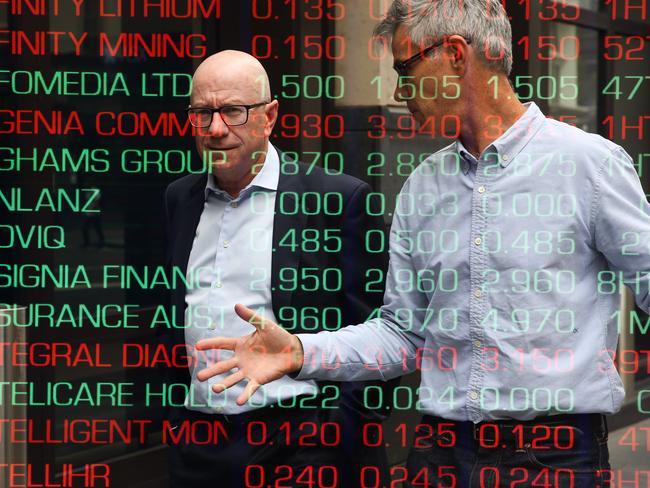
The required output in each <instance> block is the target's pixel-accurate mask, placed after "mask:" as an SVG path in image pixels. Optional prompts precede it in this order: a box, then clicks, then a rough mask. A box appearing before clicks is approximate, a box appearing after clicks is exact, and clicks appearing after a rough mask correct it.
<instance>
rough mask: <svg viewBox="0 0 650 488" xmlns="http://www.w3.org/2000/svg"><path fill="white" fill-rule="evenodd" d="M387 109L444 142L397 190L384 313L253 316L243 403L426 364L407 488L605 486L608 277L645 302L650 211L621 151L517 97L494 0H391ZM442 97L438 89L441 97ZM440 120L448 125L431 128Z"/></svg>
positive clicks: (617, 400)
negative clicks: (449, 128)
mask: <svg viewBox="0 0 650 488" xmlns="http://www.w3.org/2000/svg"><path fill="white" fill-rule="evenodd" d="M376 34H377V35H379V36H384V37H390V38H391V39H392V52H393V57H394V67H395V69H396V71H397V72H398V74H399V75H400V78H399V81H398V86H397V88H396V90H395V98H396V99H397V100H403V101H405V102H406V105H407V107H408V109H409V110H410V112H411V113H412V114H413V116H414V117H415V119H416V120H417V121H418V122H419V123H420V124H421V125H424V124H431V125H435V126H436V127H437V131H436V133H438V132H439V129H440V128H441V127H442V125H441V124H442V123H443V121H446V122H449V121H450V120H453V121H454V122H455V124H457V127H458V133H459V137H458V139H457V140H456V141H455V142H454V143H453V144H451V145H449V146H448V147H445V148H444V149H442V150H440V151H438V152H436V153H435V154H432V155H431V156H430V157H429V158H428V159H426V160H425V161H424V162H423V163H422V164H420V165H419V166H418V167H417V168H416V169H415V171H414V172H413V174H412V175H411V176H410V177H409V179H408V180H407V182H406V183H405V185H404V187H403V189H402V191H401V193H400V196H399V198H398V203H397V208H396V210H395V216H394V219H393V224H392V228H391V239H390V265H389V273H388V277H387V286H386V293H385V295H384V305H383V307H382V308H381V313H380V317H379V318H377V319H374V320H371V321H367V322H365V323H363V324H360V325H357V326H355V327H345V328H343V329H340V330H338V331H335V332H321V333H318V334H312V335H304V334H297V335H292V334H290V333H288V332H287V331H285V330H283V329H282V328H280V327H276V326H275V324H274V323H272V322H271V321H268V320H265V319H263V318H262V317H260V316H258V315H256V314H255V313H254V312H253V311H251V310H250V309H247V308H246V307H243V306H242V305H237V306H236V307H235V309H236V312H237V313H238V314H239V316H241V317H242V318H244V319H246V320H248V321H249V322H251V323H252V324H254V325H255V326H256V329H257V330H256V331H255V332H254V333H253V334H251V335H249V336H246V337H242V338H216V339H211V340H208V341H204V342H201V343H199V344H198V347H200V348H201V349H210V348H219V349H229V350H233V351H234V352H235V355H234V356H233V357H232V358H231V359H230V360H229V361H226V362H223V363H217V364H215V365H213V366H211V367H209V368H207V369H206V370H204V371H202V372H201V373H200V377H201V378H202V379H206V378H208V377H211V376H212V375H214V374H218V373H223V372H225V371H228V370H230V369H231V368H238V376H237V377H235V376H234V375H231V376H229V377H226V378H225V379H224V380H223V381H221V382H220V383H219V384H218V385H214V386H213V389H214V391H217V392H221V391H223V390H224V389H225V388H229V387H230V386H232V385H234V384H235V383H237V382H238V381H239V380H240V379H247V380H248V384H247V386H246V388H245V389H244V391H243V393H242V394H241V395H240V396H239V398H238V401H239V402H241V403H244V402H246V401H247V399H248V397H249V396H250V395H251V394H252V393H254V392H255V391H256V389H257V388H258V387H259V385H261V384H265V383H267V382H268V381H270V380H272V379H275V378H277V377H279V376H282V375H285V374H296V373H297V374H296V376H295V377H296V378H297V379H305V378H319V379H324V378H327V379H330V380H339V381H342V380H345V381H356V380H361V379H370V378H380V379H384V380H386V379H389V378H393V377H396V376H399V375H403V374H406V373H408V372H411V371H414V370H416V369H420V370H421V385H420V387H419V389H418V394H419V401H418V408H419V409H421V410H422V411H423V413H424V417H423V419H422V421H421V422H420V423H419V424H417V425H416V426H414V429H413V430H412V432H414V433H415V440H414V445H413V448H412V450H411V452H410V455H409V459H408V462H407V466H406V468H407V476H408V480H407V483H408V486H458V487H493V486H514V485H515V484H520V485H522V486H561V487H569V486H572V487H594V486H609V484H610V482H611V470H610V469H609V459H608V457H609V455H608V450H607V424H606V420H605V415H607V414H612V413H615V412H616V411H618V410H619V409H620V407H621V404H622V402H623V398H624V390H623V386H622V382H621V379H620V377H619V375H618V372H617V371H616V368H615V365H614V361H613V351H614V350H615V349H616V343H617V326H618V324H617V320H616V319H617V317H618V315H619V314H617V313H616V312H617V308H618V304H619V292H620V285H621V283H620V282H623V283H624V284H626V285H628V286H629V287H631V288H632V291H633V292H634V294H635V298H636V302H637V304H638V305H639V307H640V308H642V309H643V310H644V311H645V312H649V311H650V293H649V283H650V280H649V277H650V273H649V272H648V271H649V269H650V256H649V253H648V250H649V249H650V217H649V215H650V205H648V203H647V201H646V198H645V195H644V192H643V189H642V187H641V184H640V182H639V178H638V176H637V174H636V171H635V169H634V166H633V164H632V161H631V158H630V157H629V155H628V154H627V153H626V152H625V151H624V150H623V149H622V148H621V147H619V146H617V145H616V144H614V143H612V142H611V141H608V140H606V139H604V138H602V137H600V136H598V135H595V134H588V133H586V132H583V131H582V130H580V129H578V128H576V127H572V126H569V125H567V124H564V123H560V122H557V121H554V120H549V119H547V118H546V117H544V115H543V114H542V113H541V111H540V110H539V109H538V107H537V106H536V105H535V104H534V103H528V104H522V103H520V102H519V100H518V99H517V96H516V94H515V93H514V92H513V90H512V88H511V86H510V84H509V82H508V75H509V73H510V68H511V58H512V56H511V29H510V25H509V22H508V19H507V15H506V12H505V11H504V9H503V7H502V5H501V3H500V2H499V1H498V0H484V1H483V0H482V1H477V0H447V1H444V0H442V1H436V0H411V1H408V0H396V1H394V2H393V4H392V6H391V7H390V9H389V11H388V14H387V17H386V19H385V20H384V21H382V22H381V23H380V24H379V26H378V27H377V30H376ZM441 87H442V88H441ZM443 116H444V117H443Z"/></svg>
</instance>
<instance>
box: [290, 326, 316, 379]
mask: <svg viewBox="0 0 650 488" xmlns="http://www.w3.org/2000/svg"><path fill="white" fill-rule="evenodd" d="M318 335H319V334H296V337H297V338H298V340H299V341H300V343H301V344H302V351H303V362H302V368H300V371H298V374H295V373H294V375H295V376H292V378H293V379H296V380H309V379H317V377H318V371H319V370H320V369H321V368H319V365H320V362H321V358H322V357H323V355H322V343H323V337H320V338H319V337H318Z"/></svg>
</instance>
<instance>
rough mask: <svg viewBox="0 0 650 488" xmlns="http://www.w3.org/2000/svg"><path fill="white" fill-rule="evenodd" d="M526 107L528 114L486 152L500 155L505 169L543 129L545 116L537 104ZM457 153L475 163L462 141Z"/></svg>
mask: <svg viewBox="0 0 650 488" xmlns="http://www.w3.org/2000/svg"><path fill="white" fill-rule="evenodd" d="M524 106H525V107H526V108H527V110H526V112H524V114H523V115H522V116H521V117H519V119H517V121H516V122H515V123H514V124H512V125H511V126H510V127H509V128H508V130H506V131H505V132H504V133H503V134H501V136H500V137H499V138H498V139H497V140H495V141H494V142H493V143H492V144H490V145H489V146H488V147H487V148H486V149H485V151H484V153H485V152H490V151H493V152H494V151H496V153H497V154H498V155H499V162H500V163H501V166H502V167H503V168H505V167H506V166H508V165H509V164H510V161H512V160H513V159H515V157H516V156H517V155H518V154H519V153H520V152H521V151H522V150H523V149H524V147H526V145H527V144H528V143H529V142H530V140H531V139H532V138H533V136H534V135H535V134H536V133H537V131H538V130H539V129H540V128H541V127H542V124H543V123H544V120H546V118H545V117H544V114H543V113H542V111H541V110H540V109H539V107H538V106H537V105H536V104H535V102H528V103H525V104H524ZM456 151H458V153H459V154H460V155H461V156H463V157H464V158H467V159H469V160H471V161H475V160H476V158H475V157H474V156H473V155H472V154H471V153H470V152H469V151H468V150H467V149H465V146H463V143H462V142H460V139H457V140H456Z"/></svg>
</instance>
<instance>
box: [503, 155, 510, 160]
mask: <svg viewBox="0 0 650 488" xmlns="http://www.w3.org/2000/svg"><path fill="white" fill-rule="evenodd" d="M501 159H503V160H504V161H507V160H508V159H510V156H508V155H507V154H504V155H503V156H501Z"/></svg>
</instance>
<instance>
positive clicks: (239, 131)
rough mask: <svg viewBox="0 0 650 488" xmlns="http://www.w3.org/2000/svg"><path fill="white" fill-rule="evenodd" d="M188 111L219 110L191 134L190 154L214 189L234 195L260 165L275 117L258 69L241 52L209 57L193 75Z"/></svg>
mask: <svg viewBox="0 0 650 488" xmlns="http://www.w3.org/2000/svg"><path fill="white" fill-rule="evenodd" d="M190 107H191V108H195V109H220V112H219V113H217V112H213V114H212V122H210V125H209V126H204V127H198V128H197V130H196V137H195V139H196V148H197V150H198V151H199V154H200V155H201V157H202V158H203V160H204V161H205V162H206V163H207V164H208V165H209V166H210V169H211V172H212V174H213V175H214V177H215V178H216V180H217V183H218V184H219V186H220V187H221V188H223V189H224V190H226V191H228V192H229V193H231V194H232V195H236V194H238V193H239V191H241V190H242V189H243V188H244V187H245V186H246V185H247V184H248V183H250V182H251V181H252V180H253V178H254V177H255V175H256V174H257V172H259V170H260V168H261V167H262V165H263V164H264V161H265V158H266V151H267V147H268V143H269V137H270V135H271V131H272V130H273V126H274V124H275V121H276V119H277V116H278V101H277V100H272V98H271V93H270V88H269V78H268V75H267V74H266V71H265V70H264V67H263V66H262V65H261V64H260V62H259V61H258V60H257V59H255V58H254V57H253V56H251V55H250V54H247V53H244V52H241V51H222V52H219V53H217V54H213V55H212V56H210V57H209V58H207V59H205V60H204V61H203V62H202V63H201V64H200V65H199V67H198V68H197V69H196V71H195V72H194V76H193V77H192V95H191V96H190ZM224 107H225V110H223V109H224ZM233 114H235V115H233ZM208 115H209V114H208ZM224 117H225V120H227V121H228V122H229V123H230V124H231V125H228V124H226V123H225V122H224ZM208 120H210V119H208Z"/></svg>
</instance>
